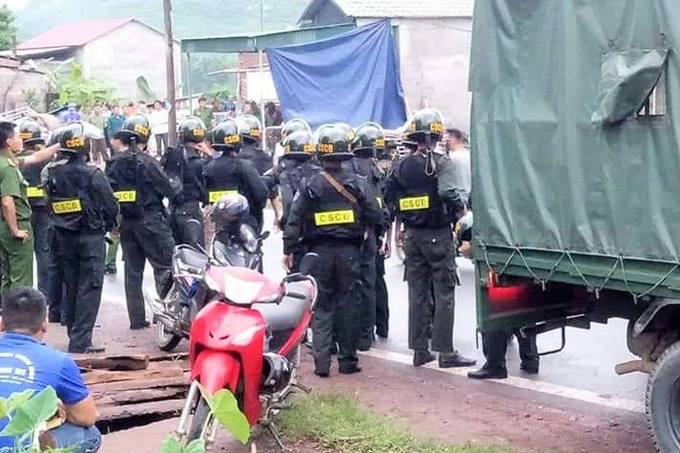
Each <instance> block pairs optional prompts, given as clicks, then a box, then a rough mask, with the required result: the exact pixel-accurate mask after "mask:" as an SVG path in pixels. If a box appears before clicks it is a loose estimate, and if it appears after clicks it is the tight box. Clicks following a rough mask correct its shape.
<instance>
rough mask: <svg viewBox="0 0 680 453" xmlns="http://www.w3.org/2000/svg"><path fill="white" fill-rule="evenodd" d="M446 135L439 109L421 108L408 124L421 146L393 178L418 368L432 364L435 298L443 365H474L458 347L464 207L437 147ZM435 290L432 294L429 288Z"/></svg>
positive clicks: (390, 195) (391, 195) (436, 344)
mask: <svg viewBox="0 0 680 453" xmlns="http://www.w3.org/2000/svg"><path fill="white" fill-rule="evenodd" d="M443 131H444V126H443V121H442V118H441V115H440V114H439V112H437V111H435V110H421V111H419V112H417V113H415V114H414V116H413V118H412V119H411V120H410V122H409V126H408V130H407V132H406V138H407V139H408V140H409V141H411V142H413V143H414V145H415V146H416V147H417V148H416V150H415V151H414V152H413V153H412V154H411V155H409V156H407V157H405V158H403V159H401V160H400V161H398V162H397V164H396V166H395V168H394V172H393V173H392V175H391V176H390V177H389V179H388V187H387V199H388V200H389V202H390V203H391V204H392V206H393V209H394V211H395V212H396V214H397V217H398V218H399V219H400V220H401V222H403V224H404V227H405V231H404V233H403V242H404V252H405V254H406V280H407V282H408V300H409V348H411V349H412V350H413V351H414V355H413V365H414V366H421V365H423V364H425V363H428V362H431V361H432V360H434V359H435V356H434V355H432V354H431V353H430V348H429V344H428V325H429V321H430V298H434V310H435V312H434V322H433V330H432V349H433V350H434V351H436V352H439V367H440V368H449V367H458V366H472V365H474V364H475V361H474V360H471V359H467V358H465V357H463V356H461V355H460V354H458V352H457V351H456V350H455V349H454V348H453V319H454V307H455V286H456V280H457V279H456V261H455V241H454V238H453V224H454V223H455V222H456V220H457V218H458V217H459V216H461V215H462V214H463V213H464V212H465V205H464V204H463V202H462V201H461V199H460V196H459V195H458V191H457V190H456V187H455V185H454V184H452V176H453V166H452V164H451V161H450V160H449V158H448V156H446V155H440V154H437V153H435V152H434V150H433V147H434V145H435V144H436V143H437V141H439V139H440V138H441V135H442V133H443ZM431 282H432V287H433V291H432V294H431V293H430V287H431Z"/></svg>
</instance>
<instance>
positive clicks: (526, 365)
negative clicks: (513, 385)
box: [519, 362, 538, 374]
mask: <svg viewBox="0 0 680 453" xmlns="http://www.w3.org/2000/svg"><path fill="white" fill-rule="evenodd" d="M519 369H520V370H522V371H524V372H525V373H527V374H538V362H522V363H521V364H520V366H519Z"/></svg>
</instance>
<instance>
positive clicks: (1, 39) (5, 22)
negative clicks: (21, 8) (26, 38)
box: [0, 5, 17, 50]
mask: <svg viewBox="0 0 680 453" xmlns="http://www.w3.org/2000/svg"><path fill="white" fill-rule="evenodd" d="M16 34H17V29H16V27H15V26H14V14H13V13H12V11H10V9H9V8H8V7H7V5H2V6H1V7H0V50H9V49H11V48H12V47H14V41H15V39H16Z"/></svg>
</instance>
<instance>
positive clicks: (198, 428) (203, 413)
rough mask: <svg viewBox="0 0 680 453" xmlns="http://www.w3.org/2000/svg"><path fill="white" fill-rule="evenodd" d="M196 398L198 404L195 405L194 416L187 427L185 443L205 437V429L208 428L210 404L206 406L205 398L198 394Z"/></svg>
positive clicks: (210, 416)
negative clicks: (189, 426)
mask: <svg viewBox="0 0 680 453" xmlns="http://www.w3.org/2000/svg"><path fill="white" fill-rule="evenodd" d="M198 398H199V399H198V404H197V405H196V410H195V411H194V416H193V418H192V419H191V428H189V433H188V434H187V444H189V443H190V442H191V441H194V440H196V439H201V438H203V437H205V435H206V434H207V433H206V430H207V429H208V426H209V425H210V422H211V418H212V415H211V414H210V406H208V403H207V402H206V400H205V398H203V396H199V397H198Z"/></svg>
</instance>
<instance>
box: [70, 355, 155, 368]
mask: <svg viewBox="0 0 680 453" xmlns="http://www.w3.org/2000/svg"><path fill="white" fill-rule="evenodd" d="M75 361H76V364H77V365H78V367H79V368H84V369H89V370H109V371H138V370H146V369H147V368H148V367H149V356H148V355H127V356H124V355H122V356H110V357H81V358H77V359H75Z"/></svg>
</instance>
